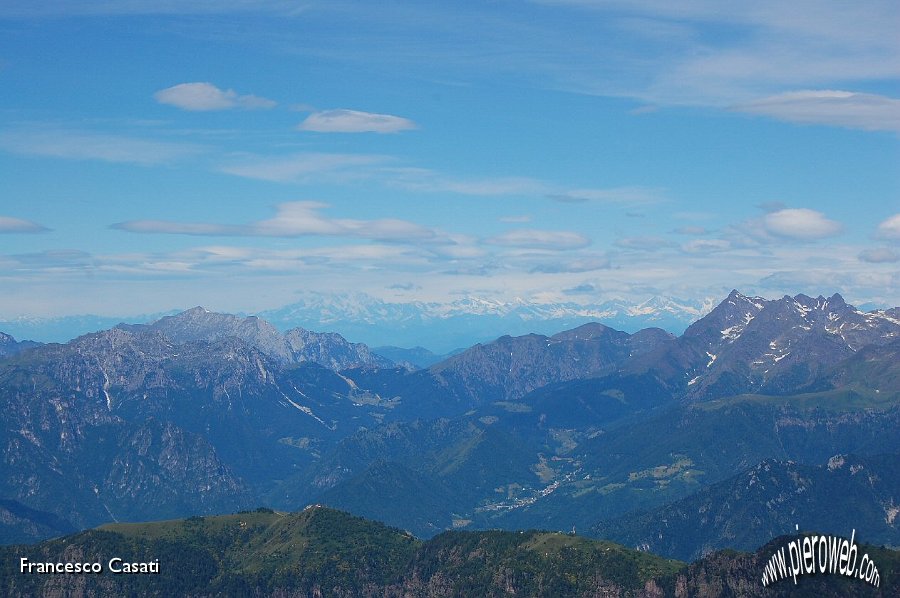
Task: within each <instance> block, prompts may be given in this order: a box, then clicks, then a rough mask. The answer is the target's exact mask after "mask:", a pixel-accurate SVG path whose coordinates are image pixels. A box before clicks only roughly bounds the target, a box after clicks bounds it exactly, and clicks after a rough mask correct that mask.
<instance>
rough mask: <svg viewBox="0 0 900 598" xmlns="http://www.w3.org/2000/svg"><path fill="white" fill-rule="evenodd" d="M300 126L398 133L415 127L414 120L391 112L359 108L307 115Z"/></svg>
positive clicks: (324, 130) (327, 130)
mask: <svg viewBox="0 0 900 598" xmlns="http://www.w3.org/2000/svg"><path fill="white" fill-rule="evenodd" d="M298 128H299V129H300V130H301V131H315V132H317V133H397V132H399V131H408V130H411V129H415V128H417V127H416V123H414V122H413V121H411V120H409V119H406V118H402V117H399V116H393V115H390V114H375V113H372V112H360V111H358V110H323V111H322V112H314V113H313V114H310V115H309V116H307V117H306V120H304V121H303V122H302V123H300V125H299V126H298Z"/></svg>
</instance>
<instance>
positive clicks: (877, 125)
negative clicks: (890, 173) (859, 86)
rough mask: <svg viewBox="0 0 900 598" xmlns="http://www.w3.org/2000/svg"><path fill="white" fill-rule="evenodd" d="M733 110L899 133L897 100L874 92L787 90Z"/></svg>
mask: <svg viewBox="0 0 900 598" xmlns="http://www.w3.org/2000/svg"><path fill="white" fill-rule="evenodd" d="M734 109H735V110H738V111H740V112H749V113H752V114H762V115H765V116H771V117H773V118H777V119H779V120H784V121H789V122H796V123H807V124H824V125H833V126H839V127H851V128H857V129H865V130H869V131H894V132H898V133H900V100H897V99H894V98H890V97H886V96H881V95H875V94H868V93H855V92H850V91H836V90H805V91H790V92H786V93H782V94H778V95H774V96H769V97H766V98H761V99H758V100H754V101H752V102H748V103H745V104H739V105H736V106H735V107H734Z"/></svg>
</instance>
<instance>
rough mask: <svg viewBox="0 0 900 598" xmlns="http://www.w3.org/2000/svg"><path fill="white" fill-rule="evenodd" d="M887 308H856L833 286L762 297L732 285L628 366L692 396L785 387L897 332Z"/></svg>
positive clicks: (899, 325) (791, 388)
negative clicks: (673, 336)
mask: <svg viewBox="0 0 900 598" xmlns="http://www.w3.org/2000/svg"><path fill="white" fill-rule="evenodd" d="M895 316H896V313H895V312H894V311H891V310H888V311H885V310H880V311H873V312H861V311H859V310H857V309H856V308H854V307H852V306H850V305H847V304H846V303H845V302H844V300H843V298H841V296H840V295H837V294H835V295H833V296H832V297H830V298H827V299H826V298H825V297H821V296H820V297H818V298H812V297H807V296H805V295H797V296H795V297H788V296H785V297H783V298H781V299H777V300H765V299H761V298H759V297H746V296H744V295H742V294H740V293H739V292H737V291H732V292H731V294H730V295H729V296H728V297H727V298H726V299H725V300H724V301H723V302H722V303H720V304H719V305H718V306H717V307H716V308H715V309H713V310H712V311H711V312H710V313H709V314H707V315H706V316H704V317H703V318H701V319H700V320H698V321H697V322H695V323H694V324H691V325H690V326H689V327H688V328H687V330H685V332H684V334H683V335H682V336H681V337H679V338H678V339H677V340H676V341H674V342H673V343H670V344H668V345H666V346H664V347H661V348H660V349H658V350H657V351H655V352H652V353H650V354H648V355H647V356H646V358H645V359H642V360H635V361H634V362H633V363H632V364H630V367H631V368H632V369H633V370H634V371H649V372H652V373H653V374H654V375H657V376H658V377H659V378H661V379H663V380H665V381H666V383H667V384H668V385H669V386H670V388H672V389H673V390H674V391H676V392H677V393H678V394H682V395H684V396H686V397H689V398H691V399H694V400H703V399H708V398H718V397H722V396H729V395H735V394H740V393H746V392H761V393H764V394H776V395H778V394H790V393H792V392H795V391H796V389H798V388H801V387H803V386H805V385H809V384H812V383H813V381H815V380H816V379H817V377H819V376H820V375H821V374H822V373H823V372H824V371H825V370H826V369H827V368H829V367H831V366H833V365H835V364H837V363H838V362H840V361H841V360H843V359H846V358H848V357H850V356H852V355H854V354H855V353H856V352H857V351H859V350H860V349H862V348H863V347H867V346H883V345H887V344H889V343H891V342H893V341H895V340H897V339H898V338H900V319H897V318H896V317H895Z"/></svg>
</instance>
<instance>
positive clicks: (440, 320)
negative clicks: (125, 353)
mask: <svg viewBox="0 0 900 598" xmlns="http://www.w3.org/2000/svg"><path fill="white" fill-rule="evenodd" d="M713 306H714V303H713V301H712V299H704V300H703V301H682V300H676V299H672V298H666V297H652V298H649V299H647V300H645V301H639V302H637V301H634V302H632V301H625V300H622V299H617V300H611V301H604V302H600V303H596V304H580V303H574V302H555V303H554V302H536V301H527V300H524V299H515V300H513V301H500V300H496V299H484V298H479V297H465V298H462V299H457V300H454V301H449V302H424V301H407V302H402V301H384V300H381V299H378V298H376V297H372V296H370V295H367V294H365V293H352V294H347V293H345V294H331V295H326V294H321V293H315V292H307V293H305V294H304V295H303V296H302V297H301V300H300V301H298V302H296V303H292V304H290V305H286V306H284V307H281V308H278V309H270V310H265V311H261V312H258V313H257V314H256V315H257V316H259V317H260V318H262V319H264V320H266V321H267V322H270V323H271V324H273V325H274V326H275V327H276V328H278V329H279V330H290V329H291V328H297V327H302V328H306V329H310V330H330V331H333V332H338V333H340V334H342V335H343V336H344V337H346V338H352V339H355V340H358V341H362V342H365V343H368V344H369V345H370V346H373V347H375V346H400V347H413V346H416V345H425V346H427V347H428V350H430V351H437V352H438V353H439V354H446V353H450V352H452V351H455V350H457V349H459V348H461V347H462V348H464V347H468V346H469V345H471V344H472V343H475V342H486V341H490V340H493V339H494V338H497V337H499V336H502V335H504V334H510V335H521V334H527V333H530V332H533V333H541V334H553V333H556V332H558V331H559V330H563V329H566V328H572V327H575V326H578V325H580V324H585V323H588V322H595V321H599V322H603V323H605V324H607V325H609V326H611V327H614V328H618V329H622V330H626V331H629V332H636V331H638V330H640V329H641V328H645V327H648V326H655V327H660V328H664V329H666V330H670V331H673V332H681V331H683V330H684V329H685V327H687V326H688V325H689V324H690V323H691V322H693V321H694V320H696V319H697V318H699V317H701V316H703V315H704V314H706V313H707V312H708V311H709V310H710V309H712V307H713ZM176 313H179V312H177V311H172V312H166V313H160V314H156V315H139V316H131V317H128V318H111V317H106V316H92V315H80V316H61V317H54V318H40V317H18V318H14V319H8V320H5V321H4V320H0V330H3V331H5V332H8V333H9V334H12V335H14V336H16V337H18V338H29V339H37V340H40V341H45V342H49V341H52V342H62V341H67V340H69V339H72V338H75V337H76V336H80V335H82V334H85V333H90V332H96V331H99V330H105V329H108V328H111V327H113V326H115V325H116V324H118V323H119V322H122V321H126V322H129V323H142V322H146V321H151V320H156V319H159V318H161V317H164V316H167V315H175V314H176ZM245 315H246V314H245ZM429 365H430V364H429Z"/></svg>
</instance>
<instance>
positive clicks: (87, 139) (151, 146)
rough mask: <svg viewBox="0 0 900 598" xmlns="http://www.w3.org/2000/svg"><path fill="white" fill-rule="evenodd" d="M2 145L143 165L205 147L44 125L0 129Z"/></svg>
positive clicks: (29, 152)
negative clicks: (0, 130)
mask: <svg viewBox="0 0 900 598" xmlns="http://www.w3.org/2000/svg"><path fill="white" fill-rule="evenodd" d="M0 149H2V150H4V151H7V152H11V153H15V154H22V155H28V156H44V157H51V158H64V159H69V160H101V161H104V162H119V163H131V164H140V165H143V166H149V165H154V164H164V163H169V162H174V161H176V160H180V159H183V158H186V157H189V156H193V155H196V154H198V153H200V152H202V151H204V148H203V147H202V146H199V145H196V144H188V143H172V142H168V141H156V140H151V139H142V138H137V137H128V136H124V135H109V134H105V133H97V132H93V131H77V130H71V129H57V128H51V127H43V126H38V127H33V128H20V129H14V130H7V131H2V132H0Z"/></svg>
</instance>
